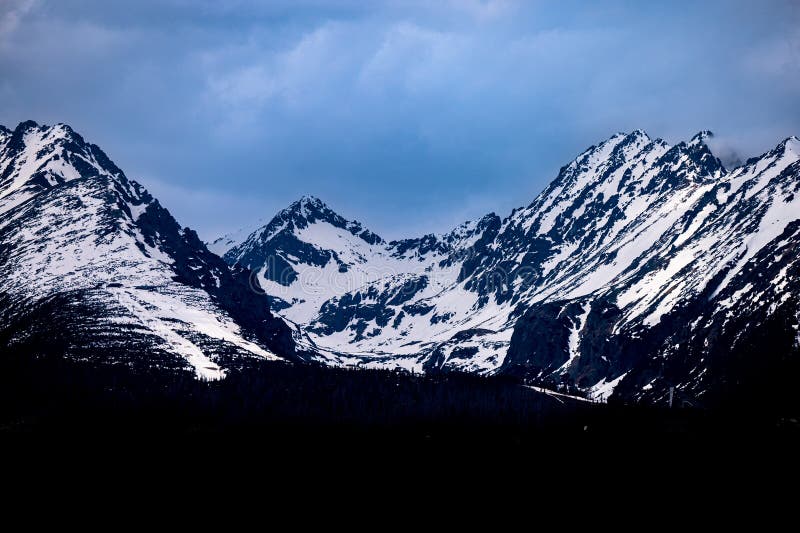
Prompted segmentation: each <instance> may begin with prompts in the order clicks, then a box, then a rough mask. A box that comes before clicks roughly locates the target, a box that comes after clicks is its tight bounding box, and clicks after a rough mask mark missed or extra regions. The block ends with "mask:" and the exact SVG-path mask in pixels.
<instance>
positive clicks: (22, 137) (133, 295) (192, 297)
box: [0, 122, 297, 379]
mask: <svg viewBox="0 0 800 533" xmlns="http://www.w3.org/2000/svg"><path fill="white" fill-rule="evenodd" d="M0 313H1V314H2V316H1V317H0V324H2V327H0V346H2V347H3V349H4V351H9V352H11V351H17V352H37V353H38V352H42V353H45V352H64V353H66V354H67V355H68V356H72V357H76V358H88V359H92V360H97V361H98V362H102V363H109V364H116V363H123V364H127V365H129V366H132V367H137V368H150V367H166V368H175V369H191V370H192V371H194V372H195V373H196V374H197V375H198V376H201V377H203V378H207V379H218V378H221V377H223V376H224V374H225V368H224V365H225V364H226V362H228V361H232V360H233V359H232V357H233V356H245V357H266V358H274V357H275V354H279V355H280V356H283V357H289V358H293V357H297V354H296V352H295V348H294V341H293V340H292V334H291V331H290V329H289V328H288V326H286V324H285V323H283V322H282V321H281V320H280V319H277V318H275V317H273V316H272V315H271V313H270V311H269V309H268V307H267V305H266V300H265V299H264V298H263V297H260V296H259V295H258V292H257V291H254V290H252V288H251V280H250V274H249V272H248V271H246V270H243V269H230V268H229V267H228V266H227V265H226V264H225V263H224V262H223V261H222V260H221V259H220V258H219V257H217V256H216V255H214V254H212V253H210V252H209V251H208V250H207V248H206V247H205V245H204V244H203V243H202V242H201V241H200V240H199V239H198V237H197V235H196V234H195V233H194V232H193V231H192V230H190V229H188V228H181V227H180V226H179V225H178V224H177V222H175V220H174V219H173V218H172V217H171V215H170V214H169V213H168V212H167V211H166V210H165V209H164V208H163V207H161V205H160V204H159V203H158V201H156V200H155V199H154V198H152V197H151V196H150V195H149V194H148V193H147V191H145V190H144V189H143V188H142V187H141V186H140V185H139V184H137V183H135V182H133V181H129V180H128V179H127V178H126V177H125V175H124V174H123V173H122V171H121V170H120V169H119V168H117V167H116V165H114V164H113V163H112V162H111V161H110V160H109V159H108V157H107V156H106V155H105V154H104V153H103V152H102V151H101V150H100V149H99V148H98V147H97V146H95V145H92V144H89V143H86V142H85V141H84V140H83V139H82V138H81V136H80V135H78V134H77V133H75V132H74V131H72V130H71V128H69V127H68V126H66V125H56V126H53V127H47V126H39V125H37V124H36V123H33V122H25V123H22V124H20V125H19V126H18V127H17V128H15V129H14V130H13V131H10V130H7V129H4V130H3V136H2V138H0Z"/></svg>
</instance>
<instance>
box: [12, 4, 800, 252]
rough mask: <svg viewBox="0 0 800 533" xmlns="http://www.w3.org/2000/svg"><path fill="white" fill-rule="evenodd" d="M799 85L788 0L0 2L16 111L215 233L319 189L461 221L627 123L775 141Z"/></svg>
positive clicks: (544, 178) (797, 30)
mask: <svg viewBox="0 0 800 533" xmlns="http://www.w3.org/2000/svg"><path fill="white" fill-rule="evenodd" d="M798 95H800V2H796V1H791V0H787V1H779V0H775V1H766V0H765V1H756V0H753V1H751V2H740V1H736V0H726V1H719V2H716V1H708V2H679V1H675V0H672V1H665V2H639V1H609V2H570V1H561V2H547V3H545V2H538V1H533V0H530V1H520V2H515V1H512V0H508V1H503V0H497V1H479V0H451V1H441V2H428V1H419V2H415V1H383V2H379V1H370V2H364V1H346V0H340V1H336V0H330V1H322V0H317V1H307V0H286V1H283V0H276V1H270V2H255V1H246V0H232V1H227V2H225V1H219V2H218V1H197V0H192V1H190V0H165V1H159V2H156V1H149V0H138V1H135V2H134V1H131V2H121V1H120V2H109V1H106V0H96V1H70V0H52V1H46V0H38V1H37V0H0V124H5V125H6V126H10V127H13V126H14V125H16V124H17V123H18V122H20V121H22V120H25V119H33V120H36V121H37V122H42V123H48V124H49V123H55V122H66V123H69V124H71V125H72V126H73V127H74V128H75V129H76V130H78V131H79V132H81V133H82V134H83V135H84V136H85V137H86V138H87V139H89V140H90V141H92V142H95V143H97V144H99V145H100V146H101V147H103V148H104V150H105V151H106V152H107V153H108V154H109V155H110V156H111V158H112V159H114V160H115V162H117V164H118V165H120V166H121V167H122V168H123V170H125V172H126V173H127V174H128V176H129V177H131V178H134V179H137V180H139V181H141V182H142V183H144V184H145V185H146V186H147V187H148V188H150V189H151V190H152V191H153V192H154V193H155V194H156V195H157V196H158V197H159V198H160V199H161V200H162V202H163V203H164V204H165V205H166V206H167V207H168V208H169V209H170V210H171V211H172V212H173V214H175V215H176V216H177V217H178V219H179V220H180V221H181V222H182V223H183V224H187V225H190V226H192V227H194V228H196V229H198V230H199V231H200V233H201V235H203V236H204V237H213V236H214V235H215V234H217V233H220V232H224V231H226V230H231V229H235V228H237V227H239V226H241V225H244V224H248V223H249V222H251V221H252V220H254V219H258V218H261V217H270V216H272V215H273V214H274V213H275V212H276V211H278V210H279V209H281V208H282V207H285V206H286V205H287V204H289V203H290V202H291V201H293V200H295V199H297V198H298V197H299V196H300V195H302V194H313V195H316V196H319V197H320V198H322V199H323V200H325V201H326V202H327V203H328V204H330V205H331V206H332V207H333V208H334V209H335V210H337V211H339V212H340V213H342V214H343V215H345V216H348V217H351V218H358V219H359V220H361V221H362V222H365V223H366V224H367V225H368V226H369V227H371V228H372V229H373V230H375V231H376V232H378V233H379V234H382V235H383V236H385V237H387V238H394V237H400V236H404V235H414V234H419V233H423V232H429V231H444V230H447V229H449V228H450V227H451V226H454V225H455V224H457V223H459V222H461V221H463V220H466V219H470V218H474V217H477V216H480V215H482V214H485V213H486V212H489V211H495V212H497V213H498V214H501V215H505V214H507V213H508V212H509V211H510V210H511V209H512V208H513V207H516V206H520V205H523V204H527V203H528V202H530V200H532V199H533V197H534V196H535V195H536V194H537V193H538V192H539V191H540V190H541V189H542V188H543V187H544V186H545V185H546V184H547V182H548V181H549V180H551V179H552V178H553V177H554V176H555V174H556V173H557V171H558V168H559V167H560V166H561V165H563V164H565V163H567V162H568V161H570V160H571V159H572V158H573V157H574V156H575V155H577V154H578V153H579V152H581V151H583V150H584V149H585V148H586V147H588V146H589V145H592V144H595V143H597V142H598V141H600V140H602V139H604V138H606V137H608V136H610V135H611V134H613V133H615V132H617V131H630V130H632V129H636V128H642V129H645V130H646V131H647V132H648V133H649V134H650V135H651V136H653V137H662V138H664V139H666V140H667V141H669V142H677V141H679V140H682V139H687V138H689V137H691V136H692V135H693V134H694V133H695V132H696V131H698V130H701V129H711V130H713V131H714V132H715V133H716V134H717V138H716V144H717V145H718V146H717V147H716V148H717V149H718V151H719V153H720V154H721V155H722V156H723V158H725V159H733V158H735V157H737V156H738V157H741V158H746V157H749V156H751V155H755V154H758V153H761V152H763V151H765V150H767V149H769V148H771V147H772V146H774V145H775V144H777V143H778V142H779V141H780V140H781V139H783V138H785V137H787V136H789V135H793V134H800V102H799V101H798V100H799V99H798Z"/></svg>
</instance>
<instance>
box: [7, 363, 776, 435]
mask: <svg viewBox="0 0 800 533" xmlns="http://www.w3.org/2000/svg"><path fill="white" fill-rule="evenodd" d="M2 360H3V372H2V373H0V430H2V431H6V432H8V431H29V430H33V431H52V432H61V433H70V434H73V433H81V434H85V433H92V432H105V433H108V432H123V433H134V434H147V433H152V432H179V433H186V432H208V431H212V432H214V431H222V432H226V433H227V432H241V433H248V434H251V433H257V434H259V435H266V436H268V437H269V439H270V440H271V441H273V442H276V441H277V442H284V441H285V442H289V443H295V442H296V443H302V444H304V445H308V444H309V443H313V442H326V443H330V442H337V441H339V442H342V443H347V444H349V443H363V442H364V441H365V440H366V441H369V440H378V441H384V442H391V443H394V444H396V443H403V442H411V443H413V442H434V443H446V444H448V445H458V444H459V443H460V444H462V445H465V444H464V443H466V442H470V443H475V442H481V441H486V442H492V443H501V444H505V443H509V444H519V443H525V442H532V441H534V440H535V439H538V438H540V437H541V436H542V435H544V434H547V435H551V434H562V435H587V434H612V433H613V434H619V433H637V434H647V433H653V432H658V433H660V432H664V431H668V432H674V431H677V432H684V431H703V432H710V431H714V430H715V429H721V428H724V429H726V430H727V429H731V428H732V427H733V429H741V428H742V419H741V417H740V416H737V417H736V418H735V420H736V424H735V425H731V423H730V421H731V420H733V418H725V417H722V418H720V417H718V416H716V415H715V416H713V417H712V416H711V415H710V414H709V413H707V412H704V411H700V410H692V409H673V410H667V409H662V408H652V407H649V408H648V407H636V406H622V405H616V406H615V405H611V406H607V405H593V404H587V403H583V402H579V401H573V400H570V399H567V398H560V399H556V398H553V397H552V396H549V395H546V394H542V393H539V392H536V391H533V390H530V389H528V388H526V387H523V386H521V385H520V384H519V383H518V382H516V381H514V380H512V379H510V378H482V377H478V376H474V375H459V374H447V375H433V376H421V375H412V374H408V373H404V372H388V371H384V370H353V369H337V368H325V367H320V366H315V365H296V364H289V363H283V362H263V361H249V362H245V363H243V364H242V365H240V366H239V367H237V368H236V369H234V370H233V371H231V372H230V373H229V374H228V376H227V377H226V379H224V380H222V381H219V382H203V381H199V380H197V379H195V378H194V376H193V374H192V373H190V372H175V371H164V370H163V369H161V370H159V369H153V370H152V371H150V372H142V371H141V370H138V371H131V370H130V369H129V368H128V367H125V366H124V365H97V364H87V363H81V362H76V361H74V360H70V359H66V358H63V357H58V356H47V357H45V356H40V357H32V356H30V355H26V354H19V353H16V354H4V357H3V358H2ZM744 427H746V428H747V429H753V427H752V425H751V424H750V425H746V426H744ZM763 427H773V428H774V427H778V426H776V423H775V421H770V422H769V425H765V426H763ZM759 429H763V428H762V427H759Z"/></svg>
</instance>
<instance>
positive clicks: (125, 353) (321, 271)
mask: <svg viewBox="0 0 800 533" xmlns="http://www.w3.org/2000/svg"><path fill="white" fill-rule="evenodd" d="M710 136H711V133H710V132H701V133H699V134H697V135H696V136H695V137H693V138H692V139H691V140H690V141H688V142H681V143H678V144H675V145H669V144H668V143H666V142H664V141H663V140H661V139H651V138H650V137H649V136H648V135H647V134H646V133H644V132H643V131H640V130H637V131H634V132H631V133H627V134H625V133H618V134H615V135H613V136H612V137H610V138H609V139H607V140H605V141H603V142H601V143H599V144H598V145H596V146H592V147H590V148H589V149H587V150H586V151H584V152H583V153H581V154H580V155H578V156H577V157H576V158H575V159H574V160H573V161H571V162H570V163H568V164H567V165H565V166H564V167H562V168H561V170H560V172H559V173H558V175H557V176H556V178H555V179H554V180H553V181H552V182H551V183H550V184H549V185H548V186H547V187H546V188H545V190H544V191H542V193H541V194H539V195H538V196H537V197H536V198H535V199H533V201H532V202H531V203H530V204H528V205H527V206H524V207H520V208H518V209H515V210H514V211H512V212H511V213H510V214H509V215H508V216H505V217H500V216H498V215H495V214H493V213H492V214H488V215H486V216H484V217H483V218H480V219H479V220H475V221H470V222H465V223H464V224H461V225H460V226H458V227H457V228H455V229H453V230H452V231H450V232H448V233H445V234H440V235H425V236H422V237H418V238H409V239H403V240H395V241H386V240H384V239H383V238H381V237H380V236H378V235H377V234H375V233H374V232H372V231H370V230H369V229H367V228H366V227H365V226H364V225H363V224H362V223H360V222H358V221H354V220H349V219H347V218H345V217H343V216H341V215H339V214H337V213H336V212H335V211H333V210H332V209H331V208H330V207H328V206H327V205H326V204H325V203H323V202H322V201H321V200H319V199H317V198H314V197H308V196H307V197H303V198H301V199H300V200H298V201H297V202H294V203H293V204H291V205H290V206H289V207H287V208H286V209H284V210H283V211H281V212H280V213H278V214H277V215H275V216H274V217H273V218H272V219H271V220H269V221H268V222H266V223H262V224H260V225H257V228H256V229H255V230H251V229H246V230H242V231H239V232H236V233H234V234H230V235H226V236H223V237H220V238H218V239H216V240H214V241H213V242H210V243H208V244H206V243H203V242H202V241H201V239H200V238H199V237H198V235H197V234H196V233H195V232H194V231H192V230H191V229H188V228H184V227H181V226H180V225H179V224H178V223H177V222H176V221H175V220H174V218H173V217H172V216H171V215H170V214H169V212H168V211H167V210H166V209H165V208H164V207H162V206H161V205H160V204H159V202H158V201H157V200H156V199H154V198H153V197H152V196H151V195H150V194H149V193H148V192H147V191H146V190H145V189H144V188H143V187H142V186H141V185H139V184H138V183H136V182H135V181H132V180H129V179H127V178H126V177H125V175H124V174H123V172H122V171H121V170H120V169H119V168H117V167H116V165H114V163H112V162H111V160H110V159H109V158H108V157H107V156H106V155H105V154H104V153H103V152H102V151H101V150H100V148H98V147H97V146H95V145H93V144H90V143H87V142H85V141H84V140H83V138H82V137H81V136H80V135H78V134H77V133H75V132H74V131H73V130H72V129H71V128H70V127H69V126H66V125H63V124H59V125H56V126H52V127H49V126H40V125H38V124H36V123H34V122H25V123H22V124H20V125H19V126H17V127H16V128H15V129H14V130H10V129H7V128H2V127H0V350H3V351H7V352H13V353H22V354H29V355H31V356H36V355H37V354H51V353H57V354H59V355H62V356H65V357H67V358H69V359H74V360H81V361H90V362H94V363H97V364H102V365H120V364H121V365H126V366H128V367H130V368H131V369H133V370H137V371H140V370H141V371H144V370H147V371H153V370H154V369H156V370H158V371H162V370H163V371H173V372H191V373H194V374H195V375H196V376H197V377H199V378H202V379H208V380H215V379H222V378H224V377H225V374H226V372H227V371H228V369H230V368H235V367H240V366H241V365H246V364H247V362H248V361H257V360H263V359H275V358H281V359H286V360H289V361H293V362H298V363H301V362H302V363H315V362H316V363H321V364H325V365H334V366H357V367H368V368H387V369H403V370H407V371H412V372H416V373H429V374H440V373H451V372H468V373H478V374H482V375H507V376H511V377H513V378H514V379H519V380H523V381H524V382H526V383H528V384H532V385H536V386H543V387H547V388H550V389H558V390H560V391H562V392H566V393H573V394H577V395H582V396H587V397H589V398H593V399H596V400H599V401H605V400H608V399H609V398H617V399H621V400H626V401H635V402H644V403H655V404H665V403H667V402H673V401H677V402H680V403H682V404H689V405H705V404H713V403H715V402H719V401H724V399H725V398H728V397H730V395H731V394H736V395H745V396H746V395H748V394H750V395H752V394H763V393H764V391H765V390H783V389H786V387H789V386H790V384H791V383H792V379H793V376H794V375H796V371H797V370H798V368H797V367H798V365H797V361H798V359H800V336H799V334H798V319H799V318H800V299H799V298H798V295H800V287H799V286H798V269H800V264H799V262H798V250H799V248H798V244H799V243H800V163H798V161H799V160H800V140H798V139H797V138H796V137H790V138H788V139H786V140H784V141H783V142H781V143H780V144H778V145H777V146H776V148H774V149H773V150H770V151H769V152H767V153H765V154H763V155H761V156H759V157H756V158H752V159H750V160H748V161H746V162H745V163H744V164H742V165H740V166H737V167H736V168H733V169H726V168H725V167H724V165H723V164H722V163H721V162H720V160H719V159H718V158H717V157H716V156H715V155H714V153H712V151H711V150H710V148H709V146H708V144H707V142H706V141H707V139H708V138H709V137H710Z"/></svg>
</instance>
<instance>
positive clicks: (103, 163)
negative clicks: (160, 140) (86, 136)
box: [0, 121, 122, 209]
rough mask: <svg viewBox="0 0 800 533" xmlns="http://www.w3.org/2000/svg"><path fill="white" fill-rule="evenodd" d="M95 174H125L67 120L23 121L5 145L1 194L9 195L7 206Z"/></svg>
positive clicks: (1, 160) (0, 164)
mask: <svg viewBox="0 0 800 533" xmlns="http://www.w3.org/2000/svg"><path fill="white" fill-rule="evenodd" d="M6 131H8V130H6ZM93 175H106V176H121V175H122V171H121V170H120V169H119V168H117V166H116V165H114V163H112V162H111V160H110V159H108V157H107V156H106V154H105V153H103V151H102V150H100V148H99V147H97V146H95V145H93V144H88V143H86V142H85V141H84V140H83V138H82V137H81V136H80V135H78V134H77V133H75V132H74V131H73V130H72V128H70V127H69V126H67V125H66V124H56V125H55V126H40V125H39V124H37V123H36V122H33V121H27V122H23V123H21V124H19V125H18V126H17V127H16V128H15V129H14V131H13V132H11V133H10V135H8V136H7V139H6V140H5V142H4V143H3V145H2V154H0V198H4V199H6V201H5V202H4V204H5V208H4V209H9V208H11V207H13V206H15V205H19V204H21V203H23V202H24V201H26V200H28V199H29V198H31V197H32V196H33V195H35V194H36V193H37V192H40V191H43V190H46V189H49V188H51V187H55V186H56V185H59V184H62V183H66V182H69V181H72V180H74V179H77V178H82V177H88V176H93Z"/></svg>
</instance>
